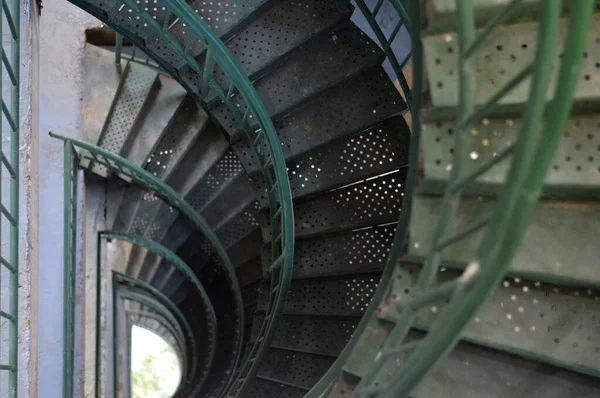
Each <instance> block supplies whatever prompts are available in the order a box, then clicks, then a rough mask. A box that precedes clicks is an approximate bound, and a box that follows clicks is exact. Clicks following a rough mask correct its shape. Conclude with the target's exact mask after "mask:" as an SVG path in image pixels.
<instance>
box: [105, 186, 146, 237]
mask: <svg viewBox="0 0 600 398" xmlns="http://www.w3.org/2000/svg"><path fill="white" fill-rule="evenodd" d="M144 195H147V192H146V191H144V190H143V189H141V188H139V187H137V186H136V185H131V184H130V185H128V186H127V188H126V189H125V191H124V192H123V196H122V199H121V202H120V205H119V209H118V210H117V216H116V217H115V222H114V223H113V225H112V230H113V231H116V232H127V231H129V230H130V229H131V226H132V225H133V222H134V221H135V214H136V212H137V209H138V206H139V205H140V203H141V202H142V200H143V197H144Z"/></svg>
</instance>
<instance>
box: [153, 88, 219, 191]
mask: <svg viewBox="0 0 600 398" xmlns="http://www.w3.org/2000/svg"><path fill="white" fill-rule="evenodd" d="M207 120H208V115H207V114H206V113H205V112H204V111H203V110H202V109H201V108H200V106H199V105H198V104H197V103H196V102H195V101H194V100H193V99H192V98H191V97H186V99H185V103H184V104H183V105H182V107H181V108H180V109H179V111H178V112H177V115H176V116H175V117H174V118H173V120H172V121H171V123H170V125H169V127H168V129H167V132H166V134H164V135H163V136H162V137H161V139H160V141H159V142H158V144H157V145H156V148H155V149H154V151H153V152H152V154H151V155H150V157H149V158H148V159H147V162H146V164H145V165H144V168H145V169H146V171H148V172H150V173H152V174H154V175H155V176H157V177H158V178H161V179H165V180H166V179H168V178H169V176H170V175H171V173H172V172H173V171H174V170H175V168H176V166H177V164H178V163H179V162H180V161H181V159H182V158H183V157H184V156H185V154H186V153H187V152H188V150H189V149H190V147H191V146H192V143H193V142H194V141H195V140H196V139H197V138H198V135H199V134H201V133H202V128H203V127H204V125H205V123H206V122H207Z"/></svg>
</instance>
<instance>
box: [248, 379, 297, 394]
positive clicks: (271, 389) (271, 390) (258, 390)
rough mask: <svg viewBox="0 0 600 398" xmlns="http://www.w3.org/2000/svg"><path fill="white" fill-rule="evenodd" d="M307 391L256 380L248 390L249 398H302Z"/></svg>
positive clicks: (273, 382) (269, 381)
mask: <svg viewBox="0 0 600 398" xmlns="http://www.w3.org/2000/svg"><path fill="white" fill-rule="evenodd" d="M305 395H306V390H303V389H300V388H295V387H291V386H287V385H285V384H281V383H278V382H276V381H271V380H266V379H261V378H256V379H255V380H253V381H252V384H251V385H250V388H249V390H248V394H247V396H248V398H281V397H286V398H302V397H304V396H305Z"/></svg>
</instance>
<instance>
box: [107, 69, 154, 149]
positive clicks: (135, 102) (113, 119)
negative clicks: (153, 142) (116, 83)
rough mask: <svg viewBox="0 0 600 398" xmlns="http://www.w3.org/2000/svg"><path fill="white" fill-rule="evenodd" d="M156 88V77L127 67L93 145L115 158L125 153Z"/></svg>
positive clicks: (148, 72) (144, 70) (150, 73)
mask: <svg viewBox="0 0 600 398" xmlns="http://www.w3.org/2000/svg"><path fill="white" fill-rule="evenodd" d="M159 87H160V80H159V79H158V73H156V72H155V71H153V70H151V69H148V68H146V67H144V66H141V65H137V64H134V63H130V64H129V72H128V73H127V75H126V76H125V77H124V80H123V81H122V82H121V86H120V87H119V93H118V94H117V95H116V96H115V99H114V101H113V103H112V106H111V110H110V113H109V115H108V117H107V119H106V122H105V124H104V127H103V128H102V134H101V135H100V137H99V139H98V143H97V145H98V146H99V147H100V148H103V149H106V150H108V151H110V152H112V153H115V154H117V155H122V154H123V153H126V152H127V151H128V147H129V145H130V143H131V139H132V137H134V136H135V134H136V133H137V131H138V129H139V127H140V122H141V120H143V118H144V117H145V116H146V111H147V110H148V108H149V103H150V102H151V101H150V99H151V98H153V97H154V95H155V94H156V93H157V92H158V90H159Z"/></svg>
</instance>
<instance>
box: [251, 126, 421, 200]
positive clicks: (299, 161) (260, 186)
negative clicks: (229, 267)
mask: <svg viewBox="0 0 600 398" xmlns="http://www.w3.org/2000/svg"><path fill="white" fill-rule="evenodd" d="M409 140H410V131H409V129H408V126H407V125H406V122H405V121H404V118H403V117H394V118H390V119H388V120H386V121H384V122H383V123H382V124H379V125H377V126H374V127H371V128H369V129H367V130H365V131H363V132H360V133H358V134H353V135H349V136H346V137H343V138H341V139H339V140H335V141H334V142H332V143H331V144H327V145H324V146H321V147H318V148H317V149H315V150H312V151H308V152H305V153H303V154H302V155H300V156H298V157H295V158H292V159H290V160H287V162H286V163H287V169H288V178H289V180H290V186H291V189H292V197H293V198H294V199H298V198H302V197H305V196H309V195H314V194H316V193H318V192H324V191H328V190H330V189H335V188H338V187H341V186H344V185H348V184H350V183H353V182H356V181H360V180H362V179H366V178H370V177H375V176H377V175H380V174H384V173H387V172H391V171H393V170H398V169H400V168H404V167H406V165H407V163H408V143H409ZM247 171H249V170H247ZM249 172H250V173H253V174H251V176H250V182H251V183H252V186H253V188H254V190H255V192H265V193H266V186H265V184H264V178H263V177H262V175H261V174H260V172H259V171H258V170H254V169H253V170H250V171H249ZM257 197H258V201H259V204H260V206H261V207H262V208H266V207H267V206H268V201H267V197H266V195H265V194H262V195H257Z"/></svg>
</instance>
